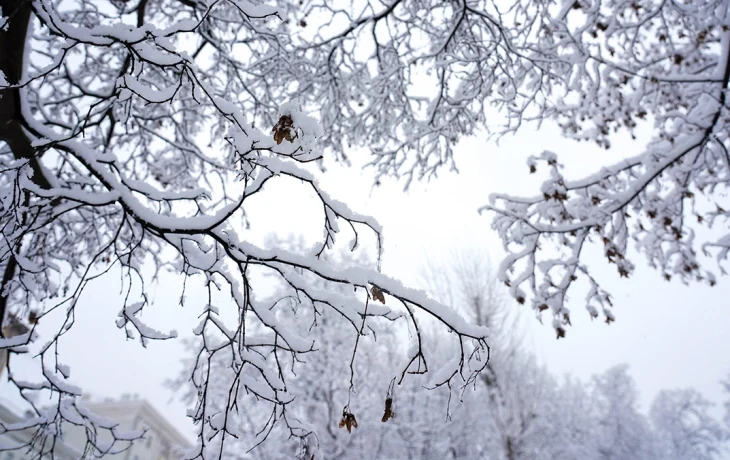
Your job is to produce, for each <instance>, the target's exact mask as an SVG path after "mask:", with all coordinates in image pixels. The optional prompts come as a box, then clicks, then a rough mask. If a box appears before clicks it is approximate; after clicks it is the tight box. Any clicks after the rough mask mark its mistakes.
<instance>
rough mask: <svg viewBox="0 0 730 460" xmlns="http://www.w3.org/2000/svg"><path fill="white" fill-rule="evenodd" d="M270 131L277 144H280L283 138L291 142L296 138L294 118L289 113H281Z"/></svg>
mask: <svg viewBox="0 0 730 460" xmlns="http://www.w3.org/2000/svg"><path fill="white" fill-rule="evenodd" d="M271 132H272V133H274V140H275V141H276V144H277V145H279V144H281V143H282V142H283V141H284V139H286V140H288V141H289V142H293V141H294V139H296V138H297V133H296V132H295V131H294V120H292V118H291V117H290V116H289V115H282V116H281V118H279V121H278V122H277V123H276V125H274V129H272V130H271Z"/></svg>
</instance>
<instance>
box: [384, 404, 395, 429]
mask: <svg viewBox="0 0 730 460" xmlns="http://www.w3.org/2000/svg"><path fill="white" fill-rule="evenodd" d="M391 418H395V412H393V398H385V413H384V414H383V420H382V421H383V423H385V422H387V421H388V420H389V419H391Z"/></svg>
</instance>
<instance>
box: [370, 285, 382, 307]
mask: <svg viewBox="0 0 730 460" xmlns="http://www.w3.org/2000/svg"><path fill="white" fill-rule="evenodd" d="M370 293H371V294H372V295H373V299H375V300H378V301H380V303H382V304H384V303H385V296H384V295H383V291H381V290H380V289H378V288H377V287H376V286H373V287H371V288H370Z"/></svg>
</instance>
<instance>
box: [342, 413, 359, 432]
mask: <svg viewBox="0 0 730 460" xmlns="http://www.w3.org/2000/svg"><path fill="white" fill-rule="evenodd" d="M339 426H340V428H342V427H346V428H347V432H348V433H352V429H353V428H357V419H355V414H353V413H352V412H350V411H348V410H345V411H343V412H342V420H340V425H339Z"/></svg>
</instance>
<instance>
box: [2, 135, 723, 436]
mask: <svg viewBox="0 0 730 460" xmlns="http://www.w3.org/2000/svg"><path fill="white" fill-rule="evenodd" d="M640 147H641V144H640V143H635V142H634V143H632V142H630V140H628V139H619V141H618V142H617V143H616V144H615V146H614V149H613V150H611V151H609V152H605V151H602V150H599V149H596V148H594V147H592V146H590V145H587V144H575V143H572V142H569V141H566V140H562V139H560V137H559V135H558V133H557V131H556V130H554V129H551V128H549V127H543V129H541V130H540V131H535V130H533V131H527V130H525V131H523V132H522V133H521V134H520V136H519V137H512V138H507V139H504V140H503V141H502V142H501V144H500V145H499V146H497V145H496V144H495V143H494V142H487V141H486V140H485V139H484V137H482V138H481V139H477V138H472V139H465V140H463V141H462V142H461V143H460V144H459V146H458V149H457V152H458V155H457V162H458V166H459V168H460V173H459V174H454V173H449V172H448V171H443V172H442V174H441V176H440V177H439V179H438V180H436V181H432V182H430V183H425V184H422V183H421V184H419V183H416V184H414V185H413V186H412V188H411V190H410V191H409V192H408V193H404V192H403V191H402V187H401V184H397V183H395V182H389V181H385V183H384V184H383V185H382V186H381V187H379V188H376V189H373V190H371V187H370V184H371V183H372V171H369V170H365V171H361V170H360V169H359V168H356V167H353V168H345V167H341V166H337V165H332V164H331V162H330V164H329V165H328V166H329V170H328V173H327V174H326V175H325V176H324V177H323V179H322V184H323V186H324V188H325V190H327V191H328V192H329V193H330V194H331V195H332V196H334V197H337V198H338V199H340V200H341V201H344V202H346V203H348V204H349V205H350V207H351V208H352V209H354V210H356V211H359V212H362V213H368V214H372V215H375V216H376V217H377V218H378V219H379V221H380V222H381V223H382V224H383V227H384V229H385V257H384V263H383V271H384V272H386V273H387V274H389V275H391V276H395V277H399V278H401V279H402V280H404V281H405V282H406V283H407V284H410V285H416V284H417V283H418V272H419V267H420V266H421V264H423V263H424V261H425V260H426V256H429V258H431V259H435V260H439V259H441V258H445V257H447V256H448V255H449V254H450V253H451V252H452V251H453V250H464V249H467V250H468V249H475V248H480V249H484V250H486V251H487V252H488V253H489V254H490V255H491V257H492V260H493V261H495V262H498V261H499V260H500V259H501V257H502V254H503V253H502V250H501V246H500V243H499V241H498V239H497V237H496V235H495V234H494V232H493V231H492V230H491V228H490V222H491V216H489V215H482V216H479V215H478V213H477V208H478V207H479V206H481V205H483V204H485V203H486V202H487V200H488V196H489V194H490V193H491V192H495V191H501V192H510V193H513V194H522V195H533V194H535V193H536V192H537V190H538V186H539V181H540V180H541V177H540V175H539V174H536V175H532V176H531V175H529V174H528V168H527V166H526V163H525V160H526V158H527V156H528V155H535V154H538V153H540V152H541V151H542V150H543V149H546V148H548V149H551V150H553V151H556V152H558V153H560V154H561V155H562V160H563V162H564V163H566V164H567V166H568V168H567V173H568V175H569V176H570V177H576V176H579V175H581V174H583V173H587V172H592V171H593V170H595V169H596V168H598V167H600V165H604V164H607V163H612V162H614V161H617V160H618V159H619V156H620V155H629V154H634V153H637V152H638V150H637V149H639V148H640ZM272 185H273V184H272ZM267 193H269V195H268V198H267V199H266V200H264V199H263V198H262V200H261V203H260V204H259V205H258V209H254V210H252V213H253V214H254V221H253V223H254V224H256V222H257V221H256V219H263V218H266V219H267V221H268V222H267V224H266V225H265V226H263V227H262V229H263V228H276V229H279V230H281V233H282V234H286V233H287V232H289V231H292V232H294V231H297V230H298V229H304V230H305V231H306V229H307V228H308V227H307V226H306V225H305V224H304V223H305V222H307V221H311V220H312V219H315V218H314V217H312V216H319V212H317V211H316V209H317V207H316V206H314V207H312V206H313V205H312V202H311V201H309V200H308V195H307V193H306V190H305V189H304V188H302V187H300V186H298V185H296V184H293V183H292V184H280V185H279V186H275V187H271V188H270V190H268V192H267ZM269 199H271V200H273V201H269ZM259 222H261V221H260V220H259ZM315 223H316V224H319V222H315ZM262 235H263V232H261V233H260V234H259V235H258V236H256V237H257V238H262V237H263V236H262ZM590 256H591V257H590V259H589V261H590V263H592V264H594V267H599V266H600V267H605V269H604V268H602V269H601V271H599V274H600V275H602V276H603V277H604V279H606V280H607V282H608V286H610V287H611V291H612V292H613V294H614V298H615V314H616V317H617V321H616V322H615V323H614V324H611V325H610V326H607V325H606V324H604V323H602V322H600V321H594V322H592V321H590V320H589V317H588V314H587V312H586V311H585V310H584V309H583V303H582V302H581V296H574V298H573V299H572V301H571V303H570V304H569V307H570V308H571V309H572V312H573V313H572V321H573V324H574V326H573V327H572V328H570V329H569V330H568V334H567V338H566V339H565V340H560V341H558V340H556V339H555V336H554V332H553V330H552V328H551V327H550V326H549V324H546V325H544V326H541V325H540V324H539V323H538V322H537V321H536V320H533V319H532V318H531V317H530V318H528V321H527V324H528V325H529V340H530V341H531V342H532V346H533V348H534V350H535V352H536V353H537V355H538V357H539V358H540V360H541V361H542V362H544V363H545V364H547V365H548V366H549V368H550V369H551V370H552V371H553V372H554V373H556V374H562V373H570V374H572V375H574V376H577V377H580V378H582V379H587V378H588V377H589V376H590V375H592V374H595V373H600V372H603V371H604V370H606V369H607V368H609V367H610V366H613V365H615V364H619V363H628V364H630V366H631V373H632V375H633V376H634V378H635V379H636V382H637V384H638V386H639V389H640V391H641V394H642V397H643V399H642V403H643V404H644V408H645V409H646V408H647V404H648V402H649V401H650V400H651V398H653V396H654V394H655V393H656V392H657V391H659V390H660V389H664V388H677V387H687V386H692V387H695V388H697V389H698V390H699V391H701V392H702V393H703V394H705V395H706V397H708V398H710V399H712V400H714V401H717V402H719V401H721V400H722V398H723V395H722V392H721V387H720V385H719V383H718V382H719V380H720V379H721V378H723V377H724V376H726V375H727V374H728V372H730V353H727V351H728V350H730V334H728V332H727V331H728V325H729V324H730V306H729V305H727V300H726V299H727V298H729V297H730V296H729V295H728V293H729V291H728V289H729V286H730V285H728V283H727V280H726V279H725V278H720V283H719V284H718V286H716V287H714V288H710V287H707V286H705V285H692V286H689V287H687V286H684V285H682V284H680V283H675V282H672V283H668V282H665V281H663V280H662V278H661V276H660V275H659V274H658V273H657V272H655V271H653V270H651V269H649V268H648V267H647V266H646V264H645V263H644V261H643V260H642V259H637V261H636V262H637V270H636V273H635V274H634V275H633V277H632V278H631V279H629V280H628V281H626V280H621V281H619V280H618V279H617V277H616V276H615V274H614V273H613V268H612V267H610V266H606V265H605V262H604V259H603V258H602V257H600V253H596V254H591V255H590ZM189 288H190V289H191V290H189V291H188V292H189V293H190V294H191V295H190V297H189V299H188V300H189V306H188V307H186V308H185V309H181V308H180V307H178V306H177V300H178V298H179V294H180V289H181V279H180V278H179V277H176V276H163V277H162V278H161V279H160V282H159V283H158V284H157V285H154V286H150V290H149V293H150V294H151V298H152V300H153V305H152V307H151V308H150V307H148V308H146V309H145V312H144V316H143V318H144V319H145V320H146V322H148V323H149V324H150V325H152V326H154V327H156V328H157V329H160V330H169V329H177V330H178V331H179V332H180V334H181V336H189V335H190V330H191V329H192V327H193V326H194V325H195V324H196V322H197V321H196V317H197V315H198V314H199V312H200V308H201V307H202V305H203V303H204V302H203V299H202V298H201V299H200V301H199V302H197V303H196V302H195V297H196V294H195V289H196V285H195V284H194V283H193V284H192V285H191V286H189ZM118 293H119V285H118V282H117V281H116V280H112V279H108V280H106V281H103V282H97V283H94V284H91V285H90V287H89V289H88V291H87V292H86V294H85V297H84V299H83V302H82V303H81V305H80V306H79V308H78V309H77V316H76V325H75V326H74V329H73V332H71V333H70V334H68V335H67V336H65V340H64V343H63V350H62V351H63V353H64V361H65V362H66V363H67V364H69V365H71V367H72V378H73V380H74V383H75V384H77V385H79V386H81V387H83V388H85V389H87V390H88V391H90V392H91V393H92V394H94V395H96V396H101V397H103V396H109V397H118V396H119V395H121V394H122V393H137V394H139V395H140V396H142V397H145V398H147V399H148V400H150V401H151V402H152V404H153V405H155V406H156V407H157V408H158V409H160V410H161V411H162V412H163V413H164V414H165V415H166V416H167V417H168V418H169V419H170V421H171V422H173V423H174V424H175V425H176V426H178V427H180V429H181V430H182V431H183V432H185V433H186V434H188V435H190V436H191V437H192V429H191V426H190V424H189V423H188V419H186V418H185V408H184V406H183V405H182V404H180V402H179V401H173V402H172V403H170V399H171V397H173V396H172V394H171V391H170V390H169V389H168V388H166V387H164V386H163V381H164V380H165V379H166V378H170V377H174V376H176V375H177V372H178V371H179V369H180V358H181V351H182V347H181V344H180V343H179V342H180V341H179V340H178V341H170V342H164V343H153V344H151V345H150V347H149V348H148V349H147V350H143V349H142V348H141V347H140V345H139V343H137V342H132V341H125V340H124V333H123V331H121V330H119V329H117V328H116V327H115V325H114V320H115V318H116V315H117V313H118V311H119V309H120V306H121V301H120V299H119V295H118ZM515 308H522V309H523V310H524V311H525V312H526V313H527V308H526V307H520V306H517V305H515ZM528 315H529V313H528ZM2 385H3V386H0V393H3V389H2V388H3V387H5V388H7V386H5V385H6V384H4V383H3V384H2Z"/></svg>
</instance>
